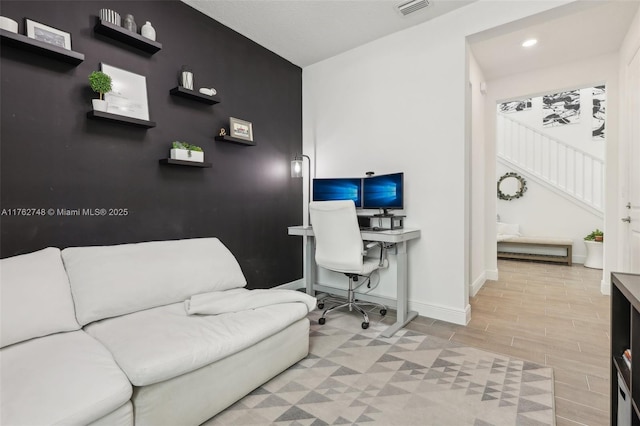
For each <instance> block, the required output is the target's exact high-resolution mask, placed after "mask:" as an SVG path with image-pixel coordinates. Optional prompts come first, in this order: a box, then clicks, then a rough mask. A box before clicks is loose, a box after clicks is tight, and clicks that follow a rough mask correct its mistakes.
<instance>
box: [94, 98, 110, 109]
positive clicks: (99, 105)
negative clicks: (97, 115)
mask: <svg viewBox="0 0 640 426" xmlns="http://www.w3.org/2000/svg"><path fill="white" fill-rule="evenodd" d="M91 103H92V104H93V110H94V111H102V112H106V111H107V101H105V100H103V99H92V100H91Z"/></svg>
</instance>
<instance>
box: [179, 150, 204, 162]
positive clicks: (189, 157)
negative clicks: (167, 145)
mask: <svg viewBox="0 0 640 426" xmlns="http://www.w3.org/2000/svg"><path fill="white" fill-rule="evenodd" d="M171 159H172V160H183V161H195V162H196V163H203V162H204V152H200V151H189V150H186V149H172V150H171Z"/></svg>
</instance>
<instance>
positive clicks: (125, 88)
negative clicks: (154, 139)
mask: <svg viewBox="0 0 640 426" xmlns="http://www.w3.org/2000/svg"><path fill="white" fill-rule="evenodd" d="M100 68H101V70H102V72H104V73H105V74H108V75H109V76H110V77H111V91H110V92H108V93H105V95H104V98H105V100H106V101H107V103H108V106H107V112H108V113H111V114H117V115H123V116H125V117H131V118H137V119H139V120H147V121H149V100H148V98H147V78H146V77H145V76H143V75H140V74H136V73H134V72H131V71H127V70H123V69H121V68H117V67H114V66H112V65H108V64H105V63H100Z"/></svg>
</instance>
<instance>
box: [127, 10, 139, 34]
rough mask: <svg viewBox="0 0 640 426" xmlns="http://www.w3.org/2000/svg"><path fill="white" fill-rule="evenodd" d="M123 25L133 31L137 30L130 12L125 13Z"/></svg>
mask: <svg viewBox="0 0 640 426" xmlns="http://www.w3.org/2000/svg"><path fill="white" fill-rule="evenodd" d="M123 27H125V28H126V29H128V30H129V31H131V32H133V33H135V32H138V26H137V25H136V21H135V19H133V15H131V14H128V15H125V17H124V25H123Z"/></svg>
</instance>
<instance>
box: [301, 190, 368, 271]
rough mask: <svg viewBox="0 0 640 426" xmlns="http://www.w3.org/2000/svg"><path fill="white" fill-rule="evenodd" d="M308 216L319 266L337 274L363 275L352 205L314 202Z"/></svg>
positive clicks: (360, 241)
mask: <svg viewBox="0 0 640 426" xmlns="http://www.w3.org/2000/svg"><path fill="white" fill-rule="evenodd" d="M309 213H310V215H311V224H312V225H313V233H314V235H315V242H316V263H317V264H318V266H322V267H323V268H326V269H330V270H332V271H337V272H347V273H358V272H360V271H362V264H363V258H362V251H363V248H364V246H363V242H362V237H361V236H360V227H359V225H358V216H357V214H356V206H355V204H354V202H353V201H351V200H348V201H313V202H311V203H309Z"/></svg>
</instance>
